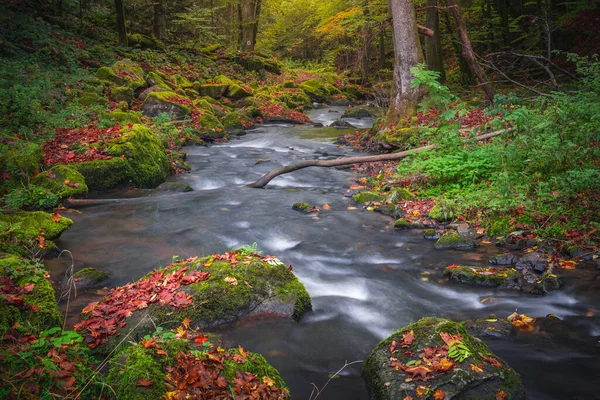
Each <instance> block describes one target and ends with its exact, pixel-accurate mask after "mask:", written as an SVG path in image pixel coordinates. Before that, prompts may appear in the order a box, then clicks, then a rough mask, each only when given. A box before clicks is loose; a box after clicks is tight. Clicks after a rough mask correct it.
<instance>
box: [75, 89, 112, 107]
mask: <svg viewBox="0 0 600 400" xmlns="http://www.w3.org/2000/svg"><path fill="white" fill-rule="evenodd" d="M79 104H81V105H82V106H88V107H89V106H105V105H106V104H108V100H107V99H106V97H103V96H100V95H98V94H96V93H91V92H84V93H82V94H81V96H79Z"/></svg>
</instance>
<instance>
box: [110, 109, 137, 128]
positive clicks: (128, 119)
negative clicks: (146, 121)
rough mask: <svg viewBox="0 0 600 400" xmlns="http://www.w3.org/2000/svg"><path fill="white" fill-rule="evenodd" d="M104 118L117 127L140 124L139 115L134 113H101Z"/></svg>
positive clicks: (117, 111)
mask: <svg viewBox="0 0 600 400" xmlns="http://www.w3.org/2000/svg"><path fill="white" fill-rule="evenodd" d="M102 116H103V117H104V118H107V119H110V120H111V121H115V122H117V123H118V124H119V125H127V124H139V123H141V120H140V114H139V113H137V112H135V111H119V110H115V111H113V112H109V113H103V114H102Z"/></svg>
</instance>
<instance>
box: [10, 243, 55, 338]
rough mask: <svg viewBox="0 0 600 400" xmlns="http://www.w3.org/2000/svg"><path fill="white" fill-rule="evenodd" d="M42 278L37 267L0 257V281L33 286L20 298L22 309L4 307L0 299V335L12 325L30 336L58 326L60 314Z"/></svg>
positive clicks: (50, 291)
mask: <svg viewBox="0 0 600 400" xmlns="http://www.w3.org/2000/svg"><path fill="white" fill-rule="evenodd" d="M44 275H45V271H44V270H43V269H42V267H41V266H37V265H35V264H33V263H31V262H30V261H28V260H25V259H23V258H20V257H18V256H15V255H9V254H0V277H8V278H11V279H13V281H14V282H15V284H16V285H17V286H20V287H23V286H25V285H26V284H30V283H33V284H34V286H33V290H32V291H31V293H28V294H25V295H24V300H25V306H23V307H17V306H14V305H9V304H7V303H6V302H4V301H3V300H2V298H1V295H0V331H3V330H4V329H8V328H10V327H11V326H12V325H13V324H14V323H15V322H19V323H20V324H21V325H23V326H26V327H28V328H30V329H31V330H32V331H33V332H39V331H42V330H44V329H48V328H51V327H54V326H60V325H61V324H62V314H61V313H60V311H59V310H58V303H57V302H56V298H55V294H54V289H53V288H52V285H51V284H50V282H49V281H48V280H47V279H46V278H45V276H44ZM32 306H33V307H34V308H35V309H36V310H37V311H35V310H33V309H32Z"/></svg>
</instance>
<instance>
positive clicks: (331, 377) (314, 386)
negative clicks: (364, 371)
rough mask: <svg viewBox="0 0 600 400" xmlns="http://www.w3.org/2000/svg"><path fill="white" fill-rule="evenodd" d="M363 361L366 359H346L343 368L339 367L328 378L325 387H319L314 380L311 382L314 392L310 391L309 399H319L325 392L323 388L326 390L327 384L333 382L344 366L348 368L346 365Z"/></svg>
mask: <svg viewBox="0 0 600 400" xmlns="http://www.w3.org/2000/svg"><path fill="white" fill-rule="evenodd" d="M362 362H365V361H364V360H356V361H352V362H348V361H345V362H344V365H343V366H342V368H340V369H338V370H337V372H336V373H335V374H333V375H331V376H330V377H329V379H328V380H327V382H325V384H324V385H323V387H322V388H321V389H319V388H318V387H317V385H315V384H314V383H313V382H311V383H310V384H311V385H312V386H313V390H312V392H310V397H309V398H308V400H317V397H319V395H320V394H321V393H323V390H325V388H326V387H327V385H329V382H331V380H332V379H333V378H335V377H336V376H338V375H339V374H340V372H342V371H343V370H344V368H346V367H348V366H350V365H352V364H358V363H362ZM315 390H316V391H317V394H316V396H315V397H314V398H313V394H314V393H315Z"/></svg>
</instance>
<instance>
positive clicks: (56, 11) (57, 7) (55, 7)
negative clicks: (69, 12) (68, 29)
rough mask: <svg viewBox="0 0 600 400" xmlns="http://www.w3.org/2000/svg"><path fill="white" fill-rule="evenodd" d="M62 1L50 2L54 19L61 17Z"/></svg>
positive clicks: (54, 0) (53, 0)
mask: <svg viewBox="0 0 600 400" xmlns="http://www.w3.org/2000/svg"><path fill="white" fill-rule="evenodd" d="M62 13H63V0H52V14H53V15H54V16H55V17H62Z"/></svg>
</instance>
